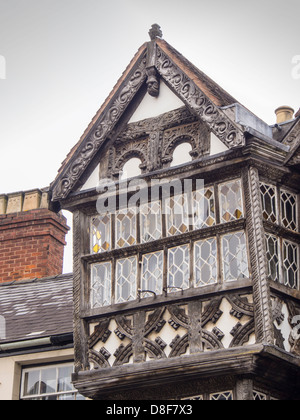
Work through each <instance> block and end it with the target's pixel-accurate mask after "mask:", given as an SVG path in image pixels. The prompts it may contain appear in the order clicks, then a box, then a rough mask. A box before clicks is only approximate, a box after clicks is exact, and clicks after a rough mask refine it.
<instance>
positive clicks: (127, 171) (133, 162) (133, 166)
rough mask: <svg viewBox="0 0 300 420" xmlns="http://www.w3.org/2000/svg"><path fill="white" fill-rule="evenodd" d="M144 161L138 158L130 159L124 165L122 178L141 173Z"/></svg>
mask: <svg viewBox="0 0 300 420" xmlns="http://www.w3.org/2000/svg"><path fill="white" fill-rule="evenodd" d="M141 164H142V161H141V160H140V159H138V158H132V159H129V160H128V161H127V162H126V163H125V165H124V166H123V170H122V175H121V180H124V179H128V178H133V177H135V176H139V175H141V173H142V171H141V168H140V165H141Z"/></svg>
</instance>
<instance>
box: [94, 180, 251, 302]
mask: <svg viewBox="0 0 300 420" xmlns="http://www.w3.org/2000/svg"><path fill="white" fill-rule="evenodd" d="M176 191H177V190H176ZM243 217H244V203H243V193H242V185H241V180H239V179H237V180H232V181H228V182H227V183H222V184H216V185H211V186H205V187H203V188H198V189H196V190H193V189H190V190H188V191H186V192H183V193H180V194H175V195H171V196H170V197H165V195H164V194H162V196H161V197H160V199H156V201H153V202H151V201H150V202H148V203H146V204H141V205H140V207H139V208H135V207H129V208H123V209H120V210H117V211H116V212H115V213H112V214H110V215H103V216H97V217H92V218H91V237H92V239H91V252H92V253H93V254H94V255H95V254H101V255H99V257H97V258H99V262H95V261H97V259H95V258H94V259H93V262H92V263H91V271H90V306H91V308H92V309H94V308H99V307H105V306H109V305H112V304H117V303H126V302H129V301H133V300H135V299H137V298H138V297H140V298H146V297H149V296H152V295H153V294H155V295H160V294H162V293H163V291H164V290H165V291H167V292H172V291H176V290H185V289H188V288H190V287H197V288H198V287H203V286H208V285H212V284H216V283H219V282H231V281H236V280H238V279H241V278H247V277H249V268H248V252H247V237H246V233H245V232H244V230H241V229H243V225H242V224H240V225H238V226H237V225H236V224H235V225H234V226H232V227H231V224H230V222H233V221H237V220H239V219H242V218H243ZM217 224H219V225H220V227H219V232H218V233H217V234H216V231H215V228H214V226H215V225H217ZM232 229H233V230H232ZM191 231H198V234H195V235H194V236H193V237H190V236H189V237H187V236H186V237H187V241H186V242H185V241H184V239H180V236H182V238H183V235H186V234H187V233H188V232H191ZM202 232H203V233H202ZM175 237H176V238H177V237H178V239H179V240H180V243H179V244H177V243H176V242H175ZM160 239H163V240H164V242H161V241H159V240H160ZM154 241H155V242H156V243H155V244H154V243H153V245H152V246H151V248H149V242H154ZM175 245H176V246H175ZM122 248H126V254H121V253H120V252H119V251H116V252H114V250H120V249H122ZM104 251H106V252H104ZM109 251H111V252H109ZM124 251H125V250H124ZM106 255H107V256H106Z"/></svg>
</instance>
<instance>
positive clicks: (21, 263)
mask: <svg viewBox="0 0 300 420" xmlns="http://www.w3.org/2000/svg"><path fill="white" fill-rule="evenodd" d="M68 230H69V228H68V226H67V224H66V218H65V217H64V216H62V215H61V214H56V213H54V212H53V211H51V210H50V209H49V197H48V193H47V192H45V191H41V190H33V191H26V192H18V193H12V194H8V195H0V283H3V282H10V281H14V280H23V279H35V278H43V277H50V276H56V275H59V274H61V273H62V269H63V255H64V246H65V245H66V242H65V235H66V233H67V232H68Z"/></svg>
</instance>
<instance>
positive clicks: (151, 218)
mask: <svg viewBox="0 0 300 420" xmlns="http://www.w3.org/2000/svg"><path fill="white" fill-rule="evenodd" d="M140 226H141V242H142V243H143V242H150V241H155V240H157V239H160V238H161V237H162V214H161V204H160V202H159V201H155V202H153V203H147V204H143V205H142V206H141V207H140Z"/></svg>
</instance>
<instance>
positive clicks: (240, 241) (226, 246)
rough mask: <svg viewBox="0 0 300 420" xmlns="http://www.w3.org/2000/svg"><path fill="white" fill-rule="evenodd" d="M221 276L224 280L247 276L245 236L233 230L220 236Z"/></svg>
mask: <svg viewBox="0 0 300 420" xmlns="http://www.w3.org/2000/svg"><path fill="white" fill-rule="evenodd" d="M222 251H223V252H222V259H223V276H224V280H225V281H235V280H238V279H241V278H245V277H249V270H248V256H247V245H246V237H245V233H244V232H235V233H230V234H228V235H224V236H223V237H222Z"/></svg>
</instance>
